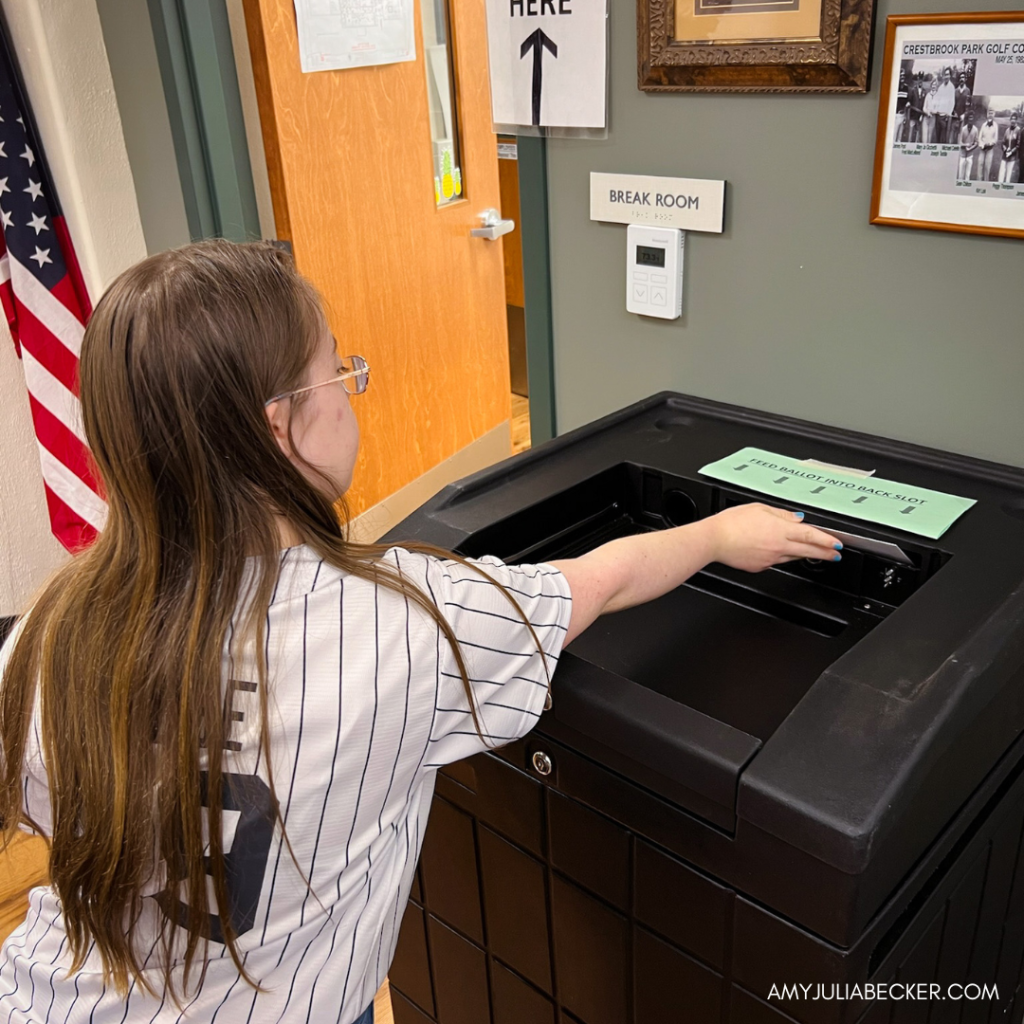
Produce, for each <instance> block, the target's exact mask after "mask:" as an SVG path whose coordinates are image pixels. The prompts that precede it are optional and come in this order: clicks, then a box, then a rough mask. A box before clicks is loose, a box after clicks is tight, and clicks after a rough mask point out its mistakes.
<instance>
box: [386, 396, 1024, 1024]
mask: <svg viewBox="0 0 1024 1024" xmlns="http://www.w3.org/2000/svg"><path fill="white" fill-rule="evenodd" d="M746 445H756V446H758V447H761V448H765V449H768V450H776V451H782V452H786V453H788V454H794V455H798V456H800V457H814V458H817V459H820V460H822V461H826V462H831V463H838V464H843V465H851V464H864V463H865V462H866V461H868V460H870V465H872V466H873V467H875V468H877V470H878V473H879V475H880V476H882V477H887V478H891V479H898V480H906V481H907V482H909V483H914V484H918V485H921V486H925V487H932V488H936V489H939V490H947V491H951V492H954V493H958V494H964V495H967V496H970V497H974V498H976V499H977V502H978V504H977V505H976V506H975V507H974V508H973V509H972V510H971V511H970V512H969V513H968V514H967V515H966V516H965V517H963V518H962V519H961V520H960V521H959V522H958V523H957V524H955V525H954V526H953V527H952V528H951V529H950V530H949V531H948V532H947V534H946V535H945V536H944V537H943V538H942V539H941V541H940V542H937V543H933V542H922V541H921V540H920V538H915V537H912V536H910V535H907V534H901V533H899V532H898V531H890V530H884V529H880V528H876V527H871V526H869V525H867V524H864V523H855V522H853V521H848V520H846V521H844V520H842V519H841V518H839V517H836V516H829V515H824V514H820V513H816V512H814V511H813V510H810V509H808V510H806V511H807V520H808V521H809V522H812V523H815V522H817V523H820V524H822V525H833V526H837V527H839V528H841V529H845V530H848V531H852V532H855V533H860V534H863V535H867V536H872V537H876V538H877V539H882V540H890V541H896V542H897V543H899V544H900V545H901V546H902V547H903V549H904V550H905V551H906V552H907V553H908V554H909V556H910V558H911V561H912V563H913V564H912V565H911V566H905V565H899V564H898V563H887V562H886V560H885V559H880V558H879V557H877V556H876V555H872V554H868V553H863V552H859V551H854V550H850V549H848V551H847V552H846V557H844V559H843V561H842V562H841V563H837V564H836V565H824V566H823V565H813V564H796V565H792V566H789V567H787V568H786V569H785V570H784V571H776V570H772V571H769V572H767V573H763V574H760V575H759V576H757V577H747V576H745V575H744V574H738V573H735V572H732V571H731V570H728V569H726V568H724V567H720V566H712V567H709V569H708V570H706V571H705V572H702V573H700V574H699V575H698V576H697V577H695V578H694V579H693V580H692V581H690V583H689V584H688V585H687V586H685V587H681V588H679V590H677V591H675V592H673V593H672V594H670V595H666V597H665V598H662V599H660V600H659V601H658V602H655V603H654V604H652V605H650V606H645V608H644V609H642V610H634V611H632V612H626V613H620V614H619V615H616V616H610V617H606V618H605V619H602V620H600V621H599V622H598V623H597V624H595V626H594V627H592V628H591V629H590V630H588V631H587V632H586V633H584V634H582V635H581V636H580V637H579V638H578V639H577V640H576V641H575V642H574V643H573V644H572V645H570V647H569V648H568V649H567V650H566V652H565V653H564V654H563V656H562V658H561V660H560V663H559V668H558V671H557V673H556V674H555V679H554V686H553V696H554V706H553V708H552V710H551V711H550V712H548V713H546V714H545V715H544V716H543V717H542V718H541V720H540V722H539V724H538V726H537V728H536V729H535V730H534V732H533V733H531V734H530V736H528V737H527V738H526V739H525V740H523V741H520V742H519V743H516V744H513V745H511V746H510V747H507V748H504V749H503V750H501V751H500V752H498V753H497V754H488V755H484V756H480V757H477V758H473V759H471V760H469V761H467V762H464V763H461V764H458V765H453V766H451V768H450V769H446V770H445V771H444V772H442V773H441V774H440V775H439V777H438V784H437V791H436V796H435V802H434V809H433V812H432V816H431V821H430V825H429V827H428V830H427V836H426V841H425V844H424V850H423V856H422V859H421V863H420V868H419V876H418V879H417V886H416V888H415V890H414V894H413V900H412V902H411V904H410V907H409V910H408V912H407V914H406V917H405V921H404V924H403V930H402V934H401V940H400V943H399V948H398V953H397V955H396V959H395V962H394V964H393V967H392V971H391V981H392V991H393V993H394V1005H395V1014H396V1019H397V1020H398V1022H399V1024H412V1022H423V1021H435V1022H437V1024H485V1022H490V1024H532V1022H534V1021H536V1022H538V1024H540V1022H543V1024H560V1022H570V1021H572V1022H577V1024H667V1022H673V1021H685V1022H686V1024H762V1022H763V1024H769V1022H779V1021H786V1020H793V1021H800V1022H804V1024H847V1022H850V1024H852V1022H863V1024H882V1022H886V1024H902V1022H907V1024H910V1022H914V1021H921V1022H922V1024H923V1022H932V1024H942V1022H946V1021H949V1022H953V1021H957V1022H963V1024H966V1022H979V1024H980V1022H984V1024H996V1022H999V1024H1003V1022H1013V1024H1018V1022H1019V1021H1020V1020H1021V1017H1022V1016H1024V996H1020V995H1018V988H1019V986H1020V983H1021V970H1022V961H1024V872H1022V870H1021V863H1022V861H1024V845H1022V841H1021V840H1022V829H1024V778H1022V774H1024V735H1022V732H1024V472H1022V471H1020V470H1014V469H1011V468H1009V467H1000V466H993V465H990V464H986V463H980V462H976V461H973V460H969V459H964V458H959V457H955V456H950V455H946V454H944V453H939V452H932V451H929V450H927V449H920V448H915V447H912V446H908V445H901V444H897V443H895V442H891V441H887V440H885V439H879V438H869V437H864V436H862V435H853V434H849V433H846V432H843V431H838V430H832V429H829V428H825V427H821V426H818V425H814V424H806V423H799V422H797V421H791V420H786V419H783V418H779V417H773V416H768V415H762V414H756V413H752V412H750V411H749V410H738V409H733V408H730V407H727V406H720V405H717V404H715V403H710V402H704V401H700V400H696V399H690V398H686V397H683V396H677V395H661V396H655V397H654V398H652V399H650V400H648V401H647V402H643V403H639V404H638V405H636V406H633V407H631V408H630V409H627V410H623V412H621V413H618V414H616V415H615V416H612V417H609V418H607V419H606V420H603V421H600V422H599V423H597V424H593V425H591V426H590V427H587V428H583V429H582V430H580V431H576V432H574V433H573V434H570V435H567V436H566V437H563V438H559V439H557V440H556V441H554V442H550V443H549V444H548V445H545V446H542V447H541V448H540V449H537V450H534V451H533V452H531V453H529V455H527V456H526V457H520V458H519V459H517V460H515V461H513V462H510V463H506V464H503V465H502V466H499V467H495V468H494V469H492V470H488V471H485V472H484V473H482V474H478V475H477V476H475V477H472V478H470V479H469V480H467V481H463V482H462V483H460V484H457V485H454V486H453V487H450V488H448V489H447V490H446V491H444V492H442V493H441V494H440V495H439V496H438V497H437V498H435V499H433V500H432V501H431V502H429V503H428V504H427V505H426V506H425V507H424V508H423V509H421V510H420V511H419V512H417V513H416V514H414V516H412V517H411V518H410V519H409V520H407V521H406V522H405V523H404V524H403V525H402V526H401V527H400V528H399V529H398V530H396V531H395V532H394V533H393V535H392V537H393V539H395V540H398V539H399V538H401V537H412V538H416V539H422V540H430V541H433V542H435V543H440V544H445V545H448V546H450V547H452V548H454V549H455V550H458V551H460V552H461V553H463V554H467V555H478V554H483V553H492V554H497V555H499V556H501V557H503V558H506V559H507V560H511V561H543V560H546V559H550V558H554V557H571V556H572V555H574V554H578V553H581V552H583V551H586V550H588V549H589V548H591V547H593V546H595V545H596V544H598V543H601V542H602V541H604V540H607V539H610V538H611V537H615V536H621V535H624V534H626V533H629V532H637V531H641V530H651V529H663V528H665V527H667V526H671V525H678V524H680V523H683V522H687V521H690V520H692V519H695V518H699V517H702V516H705V515H709V514H712V513H714V512H715V511H718V510H719V509H721V508H723V507H726V506H727V505H729V504H733V503H735V502H738V501H748V500H757V499H756V496H755V495H752V494H744V493H742V492H739V491H736V490H730V489H728V488H724V487H720V486H718V485H716V484H714V483H712V482H710V481H707V480H705V479H703V478H701V477H700V476H699V473H698V472H697V471H698V470H699V467H700V466H701V465H703V464H704V463H706V462H710V461H713V460H715V459H717V458H720V457H722V456H723V455H727V454H729V453H730V452H731V451H734V450H737V449H739V448H741V447H744V446H746ZM536 755H543V756H542V757H538V756H536ZM538 765H539V766H540V768H541V769H543V771H538ZM922 982H923V983H935V984H938V985H940V986H947V985H950V984H954V983H955V984H960V985H964V984H968V983H971V982H976V983H978V984H984V985H993V984H994V985H995V986H996V987H997V991H998V998H979V999H973V1000H972V999H954V998H950V996H949V993H948V992H947V991H946V990H945V988H943V990H942V991H941V993H940V994H941V995H942V996H944V998H931V999H929V1000H920V999H896V1000H885V1001H882V1000H874V999H872V998H871V997H870V992H868V993H867V997H865V989H864V985H865V983H872V984H878V983H896V984H911V983H913V984H917V983H922ZM793 984H804V985H809V986H811V988H810V989H809V990H807V991H806V993H805V995H804V996H803V997H801V998H798V999H794V998H789V997H787V996H786V993H785V991H784V989H783V986H788V985H793ZM773 986H776V989H775V991H774V992H773ZM854 986H859V987H858V988H857V989H854Z"/></svg>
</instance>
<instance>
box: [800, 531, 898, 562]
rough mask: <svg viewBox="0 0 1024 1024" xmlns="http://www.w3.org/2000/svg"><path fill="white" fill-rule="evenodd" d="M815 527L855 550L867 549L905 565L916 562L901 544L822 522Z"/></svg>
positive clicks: (873, 553) (871, 552) (870, 552)
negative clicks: (840, 528) (837, 528)
mask: <svg viewBox="0 0 1024 1024" xmlns="http://www.w3.org/2000/svg"><path fill="white" fill-rule="evenodd" d="M814 528H815V529H816V530H821V531H822V532H823V533H827V534H828V535H829V536H830V537H835V539H836V540H841V541H842V542H843V546H844V547H847V548H853V549H854V550H855V551H867V552H868V554H871V555H880V556H881V557H882V558H888V559H889V560H890V561H891V562H902V563H903V565H913V564H914V563H913V560H912V559H911V558H910V556H909V555H908V554H907V553H906V551H904V550H903V548H901V547H900V546H899V544H890V543H889V541H887V540H875V539H874V537H862V536H861V535H860V534H859V533H847V532H846V531H845V530H833V529H832V527H831V526H822V525H821V524H820V523H815V524H814Z"/></svg>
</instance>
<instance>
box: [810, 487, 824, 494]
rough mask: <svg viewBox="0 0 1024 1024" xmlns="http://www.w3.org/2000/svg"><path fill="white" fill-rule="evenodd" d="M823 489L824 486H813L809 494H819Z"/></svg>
mask: <svg viewBox="0 0 1024 1024" xmlns="http://www.w3.org/2000/svg"><path fill="white" fill-rule="evenodd" d="M823 490H825V488H824V487H815V488H814V490H813V491H811V494H821V492H822V491H823Z"/></svg>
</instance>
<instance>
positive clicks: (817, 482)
mask: <svg viewBox="0 0 1024 1024" xmlns="http://www.w3.org/2000/svg"><path fill="white" fill-rule="evenodd" d="M701 473H703V474H704V475H705V476H710V477H714V479H716V480H721V481H722V482H723V483H727V484H733V485H734V486H736V487H745V488H747V489H748V490H751V491H759V492H760V493H761V494H769V495H771V496H772V497H773V498H779V499H782V500H783V501H785V502H786V503H787V504H791V505H808V506H810V507H811V508H820V509H824V510H825V511H826V512H838V513H839V514H840V515H844V516H851V517H853V518H854V519H865V520H867V521H868V522H869V523H881V524H882V525H884V526H891V527H893V528H895V529H897V530H904V531H906V532H907V533H916V534H918V535H919V536H921V537H930V538H931V539H932V540H938V539H939V537H941V536H942V535H943V534H944V533H945V532H946V531H947V530H948V529H949V528H950V527H951V526H952V525H953V523H955V522H956V521H957V519H959V518H960V516H961V515H963V514H964V512H966V511H967V510H968V509H969V508H970V507H971V506H972V505H974V504H975V500H974V499H973V498H958V497H957V496H956V495H954V494H943V493H942V492H941V491H929V490H926V489H925V488H924V487H912V486H911V485H910V484H898V483H894V482H893V481H892V480H878V479H876V478H875V477H862V476H854V475H852V474H847V473H844V472H842V471H841V470H835V469H824V468H822V467H821V465H820V464H819V465H814V464H808V463H806V462H801V461H800V460H799V459H791V458H789V457H787V456H785V455H776V454H774V453H773V452H766V451H762V450H761V449H760V448H744V449H743V450H742V451H738V452H737V453H736V454H735V455H730V456H729V457H728V458H725V459H719V460H718V462H712V463H711V464H710V465H707V466H705V467H704V468H703V469H702V470H701Z"/></svg>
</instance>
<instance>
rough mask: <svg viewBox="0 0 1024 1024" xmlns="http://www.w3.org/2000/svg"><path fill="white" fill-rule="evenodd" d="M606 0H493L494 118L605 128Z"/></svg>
mask: <svg viewBox="0 0 1024 1024" xmlns="http://www.w3.org/2000/svg"><path fill="white" fill-rule="evenodd" d="M605 22H606V0H487V50H488V55H489V57H490V65H491V111H492V116H493V118H494V122H495V124H529V125H546V126H548V127H559V128H603V127H604V124H605V92H606V90H605V68H606V65H607V52H606V49H607V48H606V45H605V43H606V33H605Z"/></svg>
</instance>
